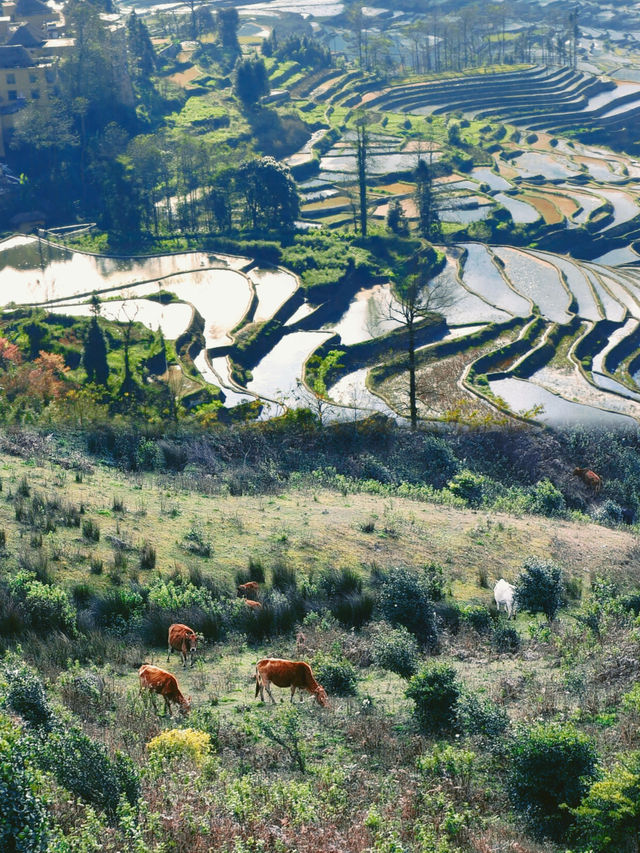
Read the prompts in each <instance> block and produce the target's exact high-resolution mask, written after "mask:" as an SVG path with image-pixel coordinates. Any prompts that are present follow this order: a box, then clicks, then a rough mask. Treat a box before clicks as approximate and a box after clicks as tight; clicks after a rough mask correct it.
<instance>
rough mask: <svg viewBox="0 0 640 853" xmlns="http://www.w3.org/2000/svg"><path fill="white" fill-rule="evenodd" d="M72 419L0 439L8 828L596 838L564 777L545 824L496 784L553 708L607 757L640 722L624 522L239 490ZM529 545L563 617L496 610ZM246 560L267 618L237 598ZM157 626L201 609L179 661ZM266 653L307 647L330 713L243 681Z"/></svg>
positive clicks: (103, 835)
mask: <svg viewBox="0 0 640 853" xmlns="http://www.w3.org/2000/svg"><path fill="white" fill-rule="evenodd" d="M77 438H78V437H77V436H76V437H74V436H71V435H69V436H68V437H67V438H66V439H64V440H61V437H60V436H54V435H51V436H49V438H48V439H47V438H42V439H38V438H37V437H36V436H35V435H34V436H32V437H31V438H30V439H29V436H28V434H21V433H17V432H16V433H14V434H12V435H5V436H4V437H3V446H4V448H5V452H4V453H3V455H2V459H1V468H0V471H1V473H0V482H1V487H2V493H1V498H2V499H1V500H0V535H2V537H3V539H4V557H3V562H2V575H1V577H0V583H1V584H2V589H3V596H2V600H1V602H0V637H1V643H2V647H3V648H4V649H5V650H6V654H5V657H4V660H3V661H2V662H1V663H0V672H1V673H2V674H1V675H0V703H1V705H0V749H2V751H3V754H4V755H5V757H8V762H9V763H8V764H7V765H6V767H8V768H9V767H12V766H13V767H14V768H20V770H19V773H18V775H17V776H14V777H13V781H12V783H11V785H12V786H13V790H14V791H15V790H22V791H24V790H26V789H25V788H24V786H25V785H29V786H30V787H29V790H30V794H29V795H28V797H27V807H26V808H25V811H24V812H21V813H20V816H18V814H17V813H16V812H15V811H11V809H8V806H7V805H5V806H3V807H0V814H2V815H4V816H3V822H2V823H0V829H1V830H2V831H4V832H5V835H4V836H2V837H3V838H4V839H6V838H7V837H10V836H7V831H9V832H11V831H12V830H11V827H12V826H15V825H19V822H20V821H24V820H27V821H28V822H29V826H30V827H31V830H32V832H33V835H32V836H31V837H30V841H29V844H28V845H27V846H24V847H22V848H19V847H13V848H12V847H9V848H6V849H16V850H18V849H25V850H55V851H58V850H60V851H62V850H64V851H67V850H74V851H87V853H88V851H90V850H96V849H100V850H108V851H120V850H139V851H158V853H160V851H165V850H176V851H187V850H189V851H205V850H206V851H209V850H220V851H257V850H269V851H271V850H273V851H319V850H323V851H327V850H334V851H346V850H349V851H363V853H364V851H405V850H406V851H414V850H415V851H435V850H437V851H442V853H447V851H449V853H455V851H476V853H486V851H503V850H514V851H515V850H517V851H520V853H522V851H525V853H540V851H549V852H550V851H559V850H563V851H564V850H566V849H567V844H573V845H574V846H571V849H572V850H575V851H580V853H582V851H584V850H586V848H585V847H584V845H583V844H582V841H581V839H582V838H583V837H584V835H583V834H581V833H585V832H587V831H588V829H585V827H587V828H588V827H590V826H591V824H589V823H588V821H587V822H585V821H586V819H585V818H584V817H581V818H580V819H571V820H569V821H566V820H565V818H564V817H562V815H563V814H565V813H563V812H562V810H560V811H559V812H558V811H557V806H556V805H553V803H556V802H561V801H562V800H553V797H552V798H551V799H552V806H551V810H550V812H549V815H548V816H547V817H546V818H545V819H544V820H542V819H541V818H540V819H534V818H532V817H531V816H527V814H526V813H523V811H522V809H521V807H519V806H518V801H517V799H514V798H513V794H511V795H510V794H509V792H510V791H512V790H513V785H514V784H515V783H514V779H515V780H516V782H517V779H518V778H519V777H517V772H516V770H514V768H517V767H518V766H519V765H518V763H517V762H518V760H519V759H518V758H517V756H518V754H519V753H518V750H519V749H521V748H522V745H523V743H524V741H525V740H526V738H535V737H537V736H538V735H537V734H536V733H539V732H540V731H544V732H545V735H544V736H545V737H547V736H548V737H555V736H556V735H554V734H553V733H554V732H558V731H561V732H562V738H563V739H564V742H565V747H563V748H564V749H569V748H570V747H569V746H567V745H566V744H567V743H569V742H571V743H573V741H572V740H571V739H572V738H574V737H575V738H578V741H576V743H578V742H579V743H583V742H584V744H587V746H585V747H584V749H587V751H589V750H590V751H591V752H589V755H593V756H594V757H595V760H596V761H597V762H598V765H599V767H600V769H601V772H604V773H605V774H606V773H608V772H609V771H611V772H612V773H613V777H612V778H617V777H616V776H615V774H616V772H619V771H616V770H615V769H614V768H615V767H616V765H617V762H618V760H619V758H618V755H619V753H620V750H621V749H624V751H625V753H627V758H628V755H629V754H631V753H629V750H633V748H635V747H637V745H638V715H639V714H640V711H639V710H638V708H639V706H638V701H637V690H636V689H635V688H634V687H633V685H634V683H635V680H636V678H637V676H638V672H640V662H639V660H638V658H639V655H638V648H637V642H638V640H637V628H636V627H635V621H634V620H635V616H634V613H637V611H638V606H637V598H638V597H637V594H636V593H635V592H634V590H636V589H637V588H638V586H640V579H639V577H638V573H639V572H640V563H639V562H638V559H637V553H638V546H637V530H636V528H635V527H620V526H615V525H613V524H609V526H603V525H602V524H596V523H594V521H593V520H592V519H591V518H590V517H589V516H588V515H586V514H585V513H584V512H577V511H575V510H574V511H573V513H570V512H564V513H563V514H561V516H560V517H554V518H552V517H545V516H543V515H539V514H538V515H534V514H530V513H526V512H523V511H518V512H513V511H512V512H510V513H509V512H504V511H499V510H497V509H496V508H495V506H494V507H493V508H492V507H491V506H489V505H485V506H483V507H482V508H480V509H473V508H470V507H468V506H467V507H465V506H463V502H462V501H461V500H460V499H459V498H456V497H455V494H454V493H453V492H450V493H448V492H447V489H443V490H440V491H438V490H434V491H433V492H432V493H431V497H430V498H428V497H427V492H426V491H424V490H423V492H422V494H420V493H419V492H418V491H415V490H414V492H413V497H405V496H403V495H402V494H401V493H400V492H401V491H402V490H401V489H396V490H395V493H394V492H393V491H392V490H390V489H387V492H386V493H379V494H375V493H371V492H372V487H371V485H369V491H367V490H366V489H365V481H361V485H360V487H359V488H356V487H355V485H354V484H355V483H356V481H355V480H351V481H349V480H348V478H345V477H343V479H342V480H340V479H337V475H336V474H335V472H334V474H333V475H331V473H330V472H328V471H327V469H324V473H322V472H321V471H319V470H316V473H308V474H304V473H302V472H299V473H297V474H293V473H292V474H291V475H290V476H289V478H288V481H287V482H285V481H284V480H283V481H282V482H281V484H280V485H279V486H277V485H275V486H274V485H273V484H271V486H270V487H269V488H266V489H263V490H259V489H256V488H255V485H254V486H253V487H252V488H251V489H247V483H246V481H245V489H244V491H247V490H248V491H251V492H252V493H251V494H247V493H245V494H243V493H242V492H243V489H242V488H241V487H240V486H239V483H240V479H239V472H238V470H235V474H234V476H235V479H233V478H229V479H227V481H226V484H225V485H221V476H220V472H219V474H218V475H215V476H214V475H212V474H208V475H207V474H204V473H203V470H202V465H201V466H200V467H199V466H197V465H193V464H191V465H190V466H187V467H186V468H185V469H184V470H183V471H182V472H179V473H175V472H174V473H171V472H170V471H168V470H166V469H162V468H161V466H160V465H158V464H156V465H155V466H154V467H155V469H156V470H152V471H141V470H139V471H135V472H127V471H125V470H123V469H122V468H115V467H113V464H105V463H106V462H107V461H108V460H107V459H106V457H104V456H102V457H96V456H91V455H87V454H86V453H85V452H83V451H82V450H81V449H80V445H79V444H78V441H77ZM254 439H255V436H254ZM245 440H246V436H245ZM521 440H524V439H521ZM288 441H289V442H291V441H292V436H289V437H288ZM531 441H533V439H531ZM29 442H31V443H29ZM311 443H312V442H309V441H308V444H309V447H310V446H311ZM151 444H152V442H150V441H149V440H147V443H146V445H143V446H144V447H145V448H146V451H147V453H148V454H150V455H152V454H151V450H150V446H151ZM199 447H200V452H201V453H202V454H203V459H204V453H205V447H206V445H205V443H204V442H201V444H200V445H199ZM8 448H10V449H12V450H13V453H7V452H6V449H8ZM43 448H48V452H47V453H46V454H43ZM263 450H264V448H263ZM372 450H374V448H373V447H372ZM309 452H310V451H309ZM374 452H375V450H374ZM612 458H613V457H612ZM227 464H228V462H227ZM370 464H371V463H370ZM254 473H256V475H257V472H254ZM431 475H432V476H433V471H432V472H431ZM225 476H226V475H225ZM372 482H373V481H369V483H372ZM234 483H235V486H234V487H233V488H230V485H229V484H232V485H233V484H234ZM330 484H333V485H332V486H331V485H330ZM336 485H337V487H336ZM607 488H609V489H610V488H611V485H610V484H609V485H608V486H607ZM234 491H236V492H238V493H237V494H233V492H234ZM447 494H449V496H448V497H447ZM602 501H603V499H602V498H595V499H594V498H591V499H589V502H590V503H592V504H593V505H594V506H596V505H598V504H600V503H601V502H602ZM514 506H515V505H514ZM536 558H537V562H536ZM545 561H546V562H545ZM525 563H526V564H528V565H530V566H531V565H538V566H540V565H541V566H543V567H545V566H549V567H550V566H552V565H554V564H555V565H557V566H559V567H560V568H561V570H562V573H563V579H564V580H563V583H564V589H565V593H564V598H563V606H562V608H561V609H560V611H559V613H558V616H557V618H556V619H555V620H554V621H552V622H551V623H547V621H546V619H545V618H544V617H543V616H542V614H537V615H535V614H534V613H530V612H526V611H525V609H524V607H523V608H522V609H521V612H520V613H519V614H518V615H517V618H516V620H515V622H513V623H509V622H507V620H506V616H505V615H504V614H502V615H499V614H498V613H497V612H496V609H495V604H494V602H493V594H492V588H493V584H494V582H495V580H496V579H497V578H499V577H505V578H507V579H508V580H510V581H513V582H516V581H517V579H518V578H519V577H521V572H522V570H523V566H524V565H525ZM247 578H253V579H258V580H259V581H260V592H259V597H260V599H261V601H262V605H263V607H262V610H261V611H259V612H257V613H254V612H253V611H251V610H250V608H247V607H246V606H245V605H244V602H243V601H242V600H241V599H238V598H236V595H235V585H236V583H237V582H239V581H243V580H246V579H247ZM605 578H606V580H605ZM65 602H66V603H65ZM533 609H535V608H533ZM172 621H184V622H186V623H187V624H192V625H193V626H194V627H196V629H197V630H198V631H200V632H201V636H200V648H199V650H198V652H197V653H196V663H195V666H194V667H193V668H189V669H187V670H186V671H185V670H183V669H182V667H181V665H180V661H179V656H176V655H174V656H173V657H172V659H171V661H170V662H169V663H167V658H166V645H165V637H166V629H167V627H168V624H170V623H171V622H172ZM403 625H405V626H407V627H408V628H409V630H407V628H403V627H402V626H403ZM511 626H513V627H511ZM300 630H302V635H303V636H300V634H299V632H300ZM296 634H298V636H297V639H296ZM16 652H18V654H16ZM266 656H269V657H283V658H288V659H297V658H302V659H304V660H307V661H309V662H310V663H311V665H312V667H313V671H314V673H315V675H316V677H317V678H318V680H319V681H320V683H323V684H324V686H325V687H326V689H327V692H328V694H329V700H330V706H329V708H328V709H321V708H319V707H318V706H316V705H315V703H313V702H312V701H310V700H306V701H305V703H304V704H302V705H297V704H296V705H294V706H293V707H291V706H290V705H289V702H288V701H285V700H286V697H287V695H288V692H287V691H285V690H279V689H278V688H274V694H275V695H276V697H277V698H279V699H282V701H283V704H280V703H278V707H273V705H272V704H271V703H270V702H269V701H268V700H267V704H266V705H264V706H263V705H261V704H260V703H259V702H257V701H254V695H253V694H254V686H255V682H254V679H253V672H254V669H255V664H256V662H257V661H258V660H260V659H261V658H263V657H266ZM143 662H148V663H152V664H155V665H157V666H160V667H163V668H166V669H168V670H169V671H170V672H172V673H173V674H175V676H176V677H177V679H178V683H179V686H180V689H181V690H182V692H183V694H184V696H185V697H190V698H191V712H190V714H189V715H188V716H186V717H182V716H181V715H180V714H179V713H178V712H177V709H175V710H174V712H173V718H167V717H163V716H158V715H157V714H156V712H155V711H154V709H153V707H152V706H151V705H150V704H149V702H146V701H145V700H144V697H143V698H141V697H140V696H139V693H138V677H137V670H138V667H139V666H140V665H141V663H143ZM425 665H426V669H422V667H424V666H425ZM434 667H435V669H434ZM443 667H444V669H443ZM416 672H418V674H417V675H414V677H413V679H412V680H411V681H410V682H409V680H408V679H409V677H410V676H411V674H412V673H416ZM398 673H400V674H398ZM421 673H422V675H421ZM423 677H424V678H427V679H429V678H431V679H435V681H433V683H432V686H431V687H430V688H429V690H428V691H427V694H426V695H427V696H429V697H430V698H429V699H427V703H426V705H425V706H422V705H421V704H420V702H421V701H423V700H420V698H419V696H420V695H421V694H420V689H419V685H420V684H421V683H422V682H420V678H423ZM408 684H410V685H411V686H410V687H409V693H408V694H407V692H406V691H407V687H408ZM434 684H435V687H434V686H433V685H434ZM43 686H44V692H43ZM416 691H417V692H416ZM434 691H435V692H434ZM439 691H440V692H439ZM452 691H453V692H452ZM446 696H449V699H446V698H445V699H443V697H446ZM411 697H412V698H411ZM438 697H440V698H438ZM456 697H457V698H456ZM443 701H444V705H443V704H442V703H443ZM451 701H453V705H451ZM447 703H449V704H447ZM161 706H162V702H159V703H158V708H159V709H160V708H161ZM421 707H424V708H426V709H427V716H426V717H425V716H420V708H421ZM447 708H448V709H449V710H447ZM541 725H543V729H540V726H541ZM545 727H546V728H545ZM549 727H550V728H549ZM549 732H551V734H549ZM158 738H159V739H158ZM554 748H555V747H554ZM571 748H572V747H571ZM581 748H582V747H581ZM554 760H555V759H554ZM568 760H569V758H568V754H564V753H563V757H562V758H561V762H564V761H568ZM589 760H591V759H589ZM118 768H119V769H118ZM587 769H588V768H587ZM589 772H590V771H589ZM630 772H631V771H630ZM539 773H540V774H542V773H543V771H542V770H539ZM7 778H8V777H7V776H6V775H3V771H0V785H3V784H7ZM540 778H543V777H542V776H540ZM607 778H608V777H607ZM581 784H582V783H581ZM16 786H18V787H17V788H16ZM20 786H22V787H20ZM534 788H535V785H534ZM567 790H568V789H567ZM586 791H587V785H586V783H585V784H584V785H583V787H582V788H580V790H579V794H578V795H576V792H575V791H573V792H572V793H571V796H572V797H573V800H572V801H571V802H572V804H573V805H578V803H579V801H580V797H581V796H583V795H584V794H585V793H586ZM120 796H122V797H123V799H122V800H121V801H120V804H119V805H118V798H119V797H120ZM529 796H532V797H534V798H535V792H533V793H531V792H529ZM545 796H546V795H545ZM562 796H569V794H567V793H566V792H565V791H564V790H563V791H562V792H561V793H559V794H558V797H562ZM5 802H6V803H8V802H9V800H6V801H5ZM1 808H4V809H5V811H4V812H2V811H1ZM546 808H548V805H547V806H546ZM600 808H601V809H604V806H602V805H601V806H600ZM25 814H26V815H27V817H26V818H25ZM598 814H600V812H598ZM620 820H621V821H622V823H623V826H626V824H624V820H623V819H622V818H621V819H620ZM12 821H13V823H12ZM16 821H17V822H18V823H17V824H16ZM545 821H546V822H545ZM565 823H566V824H567V826H568V828H567V826H565ZM545 835H550V837H551V839H555V840H556V841H557V842H558V846H556V844H555V843H554V841H553V840H548V841H536V840H534V839H536V838H544V836H545ZM96 837H99V838H100V841H99V846H98V847H96V846H95V845H96V841H95V839H96ZM560 839H564V841H563V843H560ZM598 849H602V850H609V849H611V850H613V849H615V848H613V847H607V846H602V847H600V848H598Z"/></svg>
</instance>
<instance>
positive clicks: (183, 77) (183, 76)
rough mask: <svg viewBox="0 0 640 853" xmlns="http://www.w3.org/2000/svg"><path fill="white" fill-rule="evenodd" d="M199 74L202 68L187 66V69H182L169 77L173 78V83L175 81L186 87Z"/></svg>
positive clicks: (178, 84) (177, 84)
mask: <svg viewBox="0 0 640 853" xmlns="http://www.w3.org/2000/svg"><path fill="white" fill-rule="evenodd" d="M199 76H200V69H199V68H196V67H195V66H194V67H192V68H187V69H186V71H180V72H179V73H178V74H172V75H171V77H169V80H171V82H172V83H175V84H176V86H180V87H181V88H183V89H186V88H187V86H188V85H189V83H191V82H192V81H193V80H195V78H196V77H199Z"/></svg>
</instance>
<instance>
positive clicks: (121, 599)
mask: <svg viewBox="0 0 640 853" xmlns="http://www.w3.org/2000/svg"><path fill="white" fill-rule="evenodd" d="M143 609H144V601H143V598H142V596H141V595H140V593H139V592H137V591H136V590H134V589H131V588H129V587H122V588H121V589H113V590H109V591H108V592H107V593H106V594H105V595H103V596H96V598H94V600H93V602H92V606H91V611H92V615H93V620H94V622H95V624H96V625H100V626H102V627H105V628H109V627H110V628H114V627H124V625H125V623H127V622H128V621H129V620H130V619H133V618H135V617H136V616H141V615H142V611H143Z"/></svg>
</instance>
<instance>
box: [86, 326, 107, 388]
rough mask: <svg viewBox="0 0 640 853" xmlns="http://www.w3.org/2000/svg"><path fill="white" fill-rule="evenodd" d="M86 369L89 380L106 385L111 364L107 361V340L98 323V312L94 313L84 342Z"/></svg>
mask: <svg viewBox="0 0 640 853" xmlns="http://www.w3.org/2000/svg"><path fill="white" fill-rule="evenodd" d="M82 362H83V364H84V369H85V370H86V371H87V380H88V381H89V382H96V383H97V384H98V385H106V384H107V379H108V378H109V365H108V363H107V342H106V341H105V338H104V334H103V333H102V329H101V328H100V325H99V323H98V317H97V314H94V315H93V317H92V318H91V323H90V324H89V331H88V332H87V338H86V340H85V342H84V353H83V357H82Z"/></svg>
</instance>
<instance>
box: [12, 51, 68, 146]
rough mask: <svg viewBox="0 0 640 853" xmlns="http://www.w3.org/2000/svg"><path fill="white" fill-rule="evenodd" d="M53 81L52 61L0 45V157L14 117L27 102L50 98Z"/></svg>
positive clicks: (54, 75)
mask: <svg viewBox="0 0 640 853" xmlns="http://www.w3.org/2000/svg"><path fill="white" fill-rule="evenodd" d="M55 80H56V70H55V67H54V65H53V64H52V63H51V62H47V61H46V60H45V61H43V60H41V59H38V58H34V57H33V56H32V55H31V54H30V53H29V51H28V50H27V49H26V48H25V47H23V46H22V45H8V44H5V45H0V130H1V131H2V132H1V134H0V157H2V156H4V152H5V147H4V146H5V144H6V141H7V134H8V132H10V130H11V128H12V127H13V126H14V121H15V116H16V114H17V113H18V112H19V111H20V110H21V109H22V108H23V107H25V106H26V105H27V103H29V102H30V101H39V100H41V99H43V98H44V99H47V98H49V97H50V95H51V91H52V89H53V86H54V84H55Z"/></svg>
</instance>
